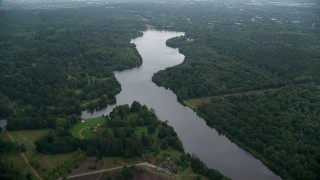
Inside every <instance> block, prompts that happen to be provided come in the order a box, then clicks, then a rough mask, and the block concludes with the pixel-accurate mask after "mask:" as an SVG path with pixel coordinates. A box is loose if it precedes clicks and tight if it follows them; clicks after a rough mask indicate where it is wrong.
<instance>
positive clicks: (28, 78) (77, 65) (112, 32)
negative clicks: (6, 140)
mask: <svg viewBox="0 0 320 180" xmlns="http://www.w3.org/2000/svg"><path fill="white" fill-rule="evenodd" d="M0 16H1V19H0V26H1V29H0V40H1V41H0V42H1V43H0V102H1V103H0V118H3V117H7V116H10V115H11V118H10V121H8V129H36V128H53V127H54V122H55V119H56V118H57V117H61V116H71V115H75V116H77V115H79V113H80V112H81V110H82V109H85V108H89V109H91V110H93V109H95V108H101V107H105V106H106V105H107V104H110V103H114V102H115V95H116V94H117V93H119V92H120V90H121V87H120V84H119V83H118V82H117V80H116V79H115V77H114V75H113V71H114V70H123V69H127V68H130V67H135V66H138V65H140V64H141V62H142V60H141V57H140V55H139V54H138V52H137V50H136V49H135V46H134V45H133V44H130V43H129V42H130V39H131V38H133V37H136V36H139V35H140V33H139V30H142V29H143V28H144V27H143V24H142V22H141V21H140V20H139V18H136V17H135V16H136V15H135V14H134V13H131V14H129V13H126V12H119V11H105V8H81V9H78V10H75V9H73V10H65V9H60V10H50V11H46V10H36V11H32V10H30V11H16V10H12V11H4V10H1V11H0ZM2 94H3V95H2ZM3 97H7V98H8V101H7V100H6V99H4V98H3ZM9 100H10V101H12V102H15V104H16V105H17V113H15V115H14V116H12V109H11V108H9V107H10V106H9Z"/></svg>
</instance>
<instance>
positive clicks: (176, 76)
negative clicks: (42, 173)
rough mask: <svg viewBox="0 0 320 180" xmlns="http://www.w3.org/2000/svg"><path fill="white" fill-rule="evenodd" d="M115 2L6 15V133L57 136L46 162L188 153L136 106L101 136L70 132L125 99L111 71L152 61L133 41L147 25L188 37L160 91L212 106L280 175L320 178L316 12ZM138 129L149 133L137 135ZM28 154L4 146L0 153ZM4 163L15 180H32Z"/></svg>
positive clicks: (0, 89)
mask: <svg viewBox="0 0 320 180" xmlns="http://www.w3.org/2000/svg"><path fill="white" fill-rule="evenodd" d="M114 6H115V8H104V7H95V8H92V7H91V8H84V7H82V8H79V9H77V8H73V9H50V10H42V9H36V10H22V9H21V10H18V9H15V10H3V9H1V10H0V17H1V18H0V27H1V28H0V119H8V126H7V129H8V130H14V129H39V128H55V130H53V131H52V132H51V133H49V134H47V135H45V136H44V137H42V138H40V139H39V140H38V141H37V142H36V147H37V150H38V152H39V153H43V154H57V153H67V152H75V151H76V150H77V149H82V150H83V151H85V152H86V153H87V154H88V155H94V156H119V157H133V156H140V155H141V154H142V153H143V152H145V151H155V152H156V151H157V150H159V151H164V150H167V149H175V150H178V151H183V146H182V144H181V142H180V140H179V139H178V138H177V135H176V134H175V132H174V130H173V129H172V128H171V127H170V126H168V124H167V123H166V122H159V120H158V119H157V118H156V116H155V115H154V112H153V111H152V110H149V109H148V108H147V107H144V106H141V105H140V104H138V103H135V104H133V105H132V106H131V107H129V106H128V105H127V106H120V107H118V108H116V109H115V110H114V111H113V112H112V113H111V114H110V116H106V117H105V118H106V124H105V126H104V129H103V131H102V132H101V133H100V134H99V136H98V137H96V138H88V139H84V140H80V139H77V138H75V137H73V136H72V134H71V133H70V132H69V131H68V129H69V128H70V127H71V126H72V125H73V124H74V123H76V122H77V121H78V119H79V114H80V112H81V110H84V109H90V110H93V109H96V108H102V107H105V106H107V104H111V103H114V102H115V95H116V94H117V93H119V92H120V91H121V87H120V84H119V83H118V82H117V80H116V79H115V77H114V75H113V71H115V70H123V69H127V68H131V67H135V66H139V65H140V64H141V63H142V60H141V57H140V55H139V54H138V52H137V50H136V48H135V46H134V45H133V44H130V39H132V38H134V37H137V36H140V35H141V33H140V32H139V31H141V30H144V29H145V27H146V25H148V27H154V28H157V29H167V30H176V31H183V32H185V36H182V37H177V38H173V39H170V40H168V41H167V45H168V46H171V47H176V48H179V50H180V52H181V53H182V54H184V55H185V61H184V62H183V63H182V64H181V65H178V66H175V67H172V68H168V69H166V70H163V71H160V72H158V73H156V74H155V75H154V77H153V79H152V80H153V81H154V82H155V83H156V84H157V85H159V86H164V87H166V88H170V89H172V90H173V91H174V92H175V93H176V94H177V96H178V100H179V101H180V102H183V100H189V99H191V98H199V97H208V98H211V101H209V102H207V103H206V104H202V105H199V106H198V107H195V110H196V111H197V113H198V114H199V115H200V116H202V117H203V118H204V119H205V120H206V122H207V124H208V125H209V126H212V127H214V128H216V129H217V130H218V131H219V132H221V133H223V134H225V135H226V136H227V137H229V138H230V139H231V140H233V141H234V142H236V143H237V144H239V145H240V146H242V147H243V148H245V149H246V150H248V151H249V152H251V153H252V154H253V155H254V156H256V157H258V158H259V159H261V160H262V161H263V162H264V163H265V164H266V165H267V166H268V167H270V168H271V169H272V170H273V171H274V172H276V173H277V174H279V175H281V177H283V178H285V179H319V178H320V174H319V169H320V165H319V164H320V154H319V152H320V149H319V147H320V144H319V142H320V139H319V137H320V134H319V129H320V127H319V124H320V122H319V117H320V114H319V112H320V110H319V102H320V99H319V97H320V91H319V87H320V71H319V69H320V53H319V52H320V45H319V44H320V36H319V34H320V29H319V24H320V18H319V7H318V6H314V7H309V6H274V5H272V4H268V5H266V4H264V5H261V6H257V5H252V4H245V3H243V2H240V1H239V2H231V1H228V2H226V3H224V2H222V1H217V2H216V3H214V2H212V3H211V2H194V3H171V4H170V6H168V5H166V4H161V3H138V4H134V3H133V4H130V3H129V4H128V3H120V4H114ZM139 128H140V129H141V128H142V129H143V128H145V129H147V131H148V132H147V133H139V132H137V131H135V129H139ZM151 137H152V138H151ZM24 150H25V147H24V146H23V145H21V144H16V143H8V142H4V141H2V140H1V141H0V151H1V152H0V153H2V152H8V151H10V152H11V151H12V152H21V151H24ZM186 156H187V155H186ZM186 156H182V157H181V159H180V160H179V162H181V161H182V162H183V161H184V160H186V159H187V160H188V162H189V163H191V168H192V170H193V171H195V172H198V173H200V174H203V175H205V176H207V177H211V178H210V179H215V178H217V177H218V179H221V178H224V177H223V176H222V175H221V174H218V175H217V174H216V173H215V171H214V170H210V169H208V168H207V167H206V166H205V164H203V163H202V162H201V161H200V160H198V159H197V158H196V157H192V156H190V155H189V156H187V157H186ZM0 163H1V166H0V167H1V169H0V171H1V172H5V173H4V174H7V175H8V177H15V176H16V177H19V178H20V177H21V179H24V178H30V175H28V174H21V173H16V172H17V171H18V170H17V169H16V168H15V167H14V166H13V165H12V164H10V163H4V162H3V161H0ZM0 174H1V175H2V173H0ZM4 178H7V177H4Z"/></svg>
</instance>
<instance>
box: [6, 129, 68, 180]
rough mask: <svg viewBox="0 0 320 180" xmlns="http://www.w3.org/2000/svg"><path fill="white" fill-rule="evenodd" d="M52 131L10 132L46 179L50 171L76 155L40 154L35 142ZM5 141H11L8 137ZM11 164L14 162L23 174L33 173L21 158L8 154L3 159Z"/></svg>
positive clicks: (30, 161) (31, 162)
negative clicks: (23, 146) (24, 148)
mask: <svg viewBox="0 0 320 180" xmlns="http://www.w3.org/2000/svg"><path fill="white" fill-rule="evenodd" d="M49 131H50V129H40V130H20V131H11V132H9V133H10V134H11V136H12V137H13V140H14V141H15V142H17V143H19V144H24V145H25V146H26V149H27V152H26V153H25V156H26V158H27V159H28V161H29V163H30V164H34V167H35V170H36V171H37V172H38V173H39V174H40V176H42V177H44V176H46V175H47V173H48V172H49V171H51V170H52V169H54V168H55V167H57V166H59V165H61V164H62V163H64V162H65V161H67V160H69V159H70V158H71V157H72V155H73V154H74V153H68V154H56V155H44V154H39V153H37V151H36V147H35V145H34V142H35V141H36V140H37V139H39V138H40V137H42V136H44V135H45V134H47V133H48V132H49ZM3 138H4V139H5V140H10V138H9V137H8V135H5V136H4V137H3ZM3 159H6V160H8V161H10V162H13V163H14V164H16V165H17V166H18V167H20V168H21V169H22V171H23V172H31V168H30V167H29V165H27V164H26V163H25V162H24V160H23V159H22V157H21V156H19V155H18V153H17V154H7V155H6V156H4V157H3Z"/></svg>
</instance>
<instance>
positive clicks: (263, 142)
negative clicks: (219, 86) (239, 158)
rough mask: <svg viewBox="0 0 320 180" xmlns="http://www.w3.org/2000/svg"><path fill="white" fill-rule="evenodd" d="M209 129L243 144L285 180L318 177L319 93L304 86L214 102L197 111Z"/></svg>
mask: <svg viewBox="0 0 320 180" xmlns="http://www.w3.org/2000/svg"><path fill="white" fill-rule="evenodd" d="M198 112H199V114H200V116H202V117H204V119H205V120H206V121H207V123H208V124H209V125H210V126H213V127H215V128H216V129H217V130H219V131H220V132H221V133H223V134H226V135H227V136H228V137H230V138H231V139H234V140H235V141H236V142H240V143H241V144H243V145H245V146H244V147H247V148H249V149H250V150H252V151H253V152H255V154H256V155H257V156H258V157H260V158H262V160H264V162H265V163H266V164H267V165H268V166H269V167H270V168H272V169H273V170H275V171H276V172H278V173H279V174H280V175H281V176H282V177H286V178H293V177H294V178H296V179H316V178H317V177H320V174H319V169H320V154H319V152H320V141H319V137H320V131H319V129H320V124H319V117H320V92H319V90H318V89H315V88H312V87H309V86H301V87H295V88H292V87H285V88H281V89H279V90H274V91H270V92H264V93H259V94H251V95H241V96H229V97H226V98H224V99H220V98H219V99H218V98H217V99H213V100H212V101H211V102H210V103H208V104H203V105H201V106H200V107H198Z"/></svg>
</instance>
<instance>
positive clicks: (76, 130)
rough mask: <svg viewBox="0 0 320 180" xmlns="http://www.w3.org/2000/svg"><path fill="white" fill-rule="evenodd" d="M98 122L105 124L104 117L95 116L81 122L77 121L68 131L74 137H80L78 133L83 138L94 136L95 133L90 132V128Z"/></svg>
mask: <svg viewBox="0 0 320 180" xmlns="http://www.w3.org/2000/svg"><path fill="white" fill-rule="evenodd" d="M98 123H99V124H101V125H103V124H105V123H106V120H105V118H104V117H97V118H92V119H87V120H85V122H83V123H77V124H75V125H73V126H72V127H71V128H70V130H69V131H70V132H71V134H72V135H73V136H74V137H77V138H82V137H80V133H81V135H82V136H83V137H85V138H91V137H94V136H95V133H92V132H91V130H90V128H91V127H92V126H94V125H96V124H98ZM81 130H82V131H81ZM80 131H81V132H80Z"/></svg>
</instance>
